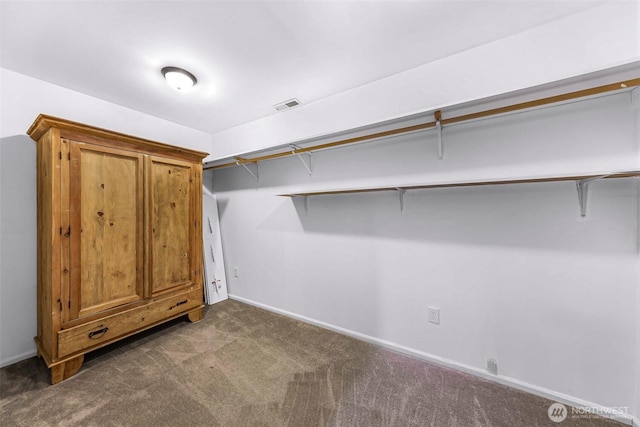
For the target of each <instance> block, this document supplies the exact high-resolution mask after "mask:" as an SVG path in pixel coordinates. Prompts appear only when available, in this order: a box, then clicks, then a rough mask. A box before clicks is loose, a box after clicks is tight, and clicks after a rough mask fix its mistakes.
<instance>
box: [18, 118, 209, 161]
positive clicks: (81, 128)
mask: <svg viewBox="0 0 640 427" xmlns="http://www.w3.org/2000/svg"><path fill="white" fill-rule="evenodd" d="M51 128H56V129H58V130H59V131H60V135H61V137H62V138H68V139H75V140H82V141H85V142H91V143H94V144H97V145H107V146H110V147H118V148H123V149H129V150H132V151H137V152H144V153H147V154H162V155H166V156H169V157H173V158H179V159H183V160H189V161H193V162H202V159H204V158H205V157H207V156H208V153H205V152H202V151H196V150H190V149H188V148H184V147H177V146H174V145H169V144H164V143H161V142H156V141H151V140H149V139H144V138H138V137H135V136H131V135H127V134H124V133H120V132H114V131H111V130H107V129H102V128H99V127H95V126H89V125H85V124H82V123H78V122H73V121H71V120H66V119H62V118H59V117H54V116H49V115H46V114H40V115H39V116H38V117H37V118H36V119H35V121H34V122H33V124H32V125H31V127H30V128H29V130H28V131H27V135H29V136H30V137H31V138H32V139H33V140H35V141H37V140H38V139H40V137H41V136H42V135H44V133H46V132H47V131H48V130H49V129H51Z"/></svg>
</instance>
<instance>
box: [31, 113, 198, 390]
mask: <svg viewBox="0 0 640 427" xmlns="http://www.w3.org/2000/svg"><path fill="white" fill-rule="evenodd" d="M55 125H59V127H55ZM29 134H30V135H31V136H32V137H33V138H35V139H36V145H37V149H36V152H37V175H38V177H37V185H38V191H37V202H38V252H37V254H38V261H37V263H38V287H37V289H38V301H37V312H38V326H37V327H38V329H37V336H36V337H35V342H36V346H37V349H38V355H39V356H41V357H42V359H44V361H45V362H46V364H47V366H48V367H49V368H50V369H51V375H52V381H53V382H54V383H55V382H58V381H62V380H63V379H66V378H68V377H69V376H71V375H73V374H75V372H77V371H78V369H80V366H81V365H82V360H83V357H82V355H83V354H84V353H86V352H88V351H92V350H93V349H96V348H98V347H101V346H103V345H107V344H108V343H111V342H114V341H116V340H119V339H122V338H123V337H126V336H129V335H132V334H134V333H136V332H138V331H140V330H143V329H146V328H149V327H151V326H152V325H154V324H158V323H162V322H165V321H167V320H169V319H172V318H175V317H177V316H181V315H184V314H187V313H190V312H194V313H192V314H191V315H190V317H191V319H192V320H193V319H194V318H196V317H197V316H198V314H197V313H195V312H197V311H198V310H199V309H201V308H202V306H203V298H202V296H203V295H202V294H203V291H202V289H203V287H202V280H201V274H202V273H201V271H200V270H201V268H202V266H201V264H202V244H201V232H200V227H201V224H200V221H201V220H200V217H201V214H202V213H201V209H202V208H201V203H202V202H201V195H202V193H201V191H200V189H201V183H202V177H201V174H202V164H201V160H202V158H203V157H204V156H205V155H206V154H205V153H200V152H194V151H191V150H186V149H182V148H180V147H171V146H168V145H166V144H161V143H155V142H153V141H148V140H142V139H139V138H135V137H130V136H128V135H123V134H119V133H117V132H111V131H105V130H102V129H98V128H94V127H91V126H85V125H81V124H78V123H74V122H69V121H65V120H62V119H55V118H50V117H48V116H39V117H38V119H36V121H35V122H34V125H33V126H32V128H31V129H30V130H29ZM151 154H155V155H151ZM185 159H189V160H188V161H187V160H185ZM196 185H197V187H196ZM196 190H197V191H196ZM156 202H157V203H159V204H158V205H156ZM150 229H153V230H158V233H157V234H154V233H152V232H151V231H150ZM199 239H200V240H199ZM198 242H199V243H198ZM148 251H151V252H148ZM153 251H155V252H153ZM154 260H155V261H157V262H155V263H154ZM107 321H108V322H109V326H108V328H109V332H108V333H107V330H105V331H103V333H102V334H101V333H99V332H95V331H88V333H91V337H88V335H84V336H81V335H74V334H75V332H74V331H76V332H77V331H81V332H87V331H86V329H87V328H95V327H96V326H99V325H102V324H103V323H104V322H107ZM103 335H104V337H103Z"/></svg>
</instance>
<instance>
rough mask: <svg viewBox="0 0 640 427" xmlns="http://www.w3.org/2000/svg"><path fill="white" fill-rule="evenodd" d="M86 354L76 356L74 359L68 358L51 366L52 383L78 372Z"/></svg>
mask: <svg viewBox="0 0 640 427" xmlns="http://www.w3.org/2000/svg"><path fill="white" fill-rule="evenodd" d="M83 361H84V354H81V355H80V356H76V357H74V358H73V359H69V360H66V361H64V362H62V363H59V364H57V365H53V366H52V367H51V384H57V383H59V382H60V381H63V380H66V379H67V378H70V377H72V376H74V375H75V374H76V372H78V371H79V370H80V367H81V366H82V362H83Z"/></svg>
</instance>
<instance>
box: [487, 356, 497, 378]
mask: <svg viewBox="0 0 640 427" xmlns="http://www.w3.org/2000/svg"><path fill="white" fill-rule="evenodd" d="M487 371H489V373H490V374H493V375H498V361H497V360H496V359H489V358H487Z"/></svg>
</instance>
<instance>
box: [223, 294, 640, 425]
mask: <svg viewBox="0 0 640 427" xmlns="http://www.w3.org/2000/svg"><path fill="white" fill-rule="evenodd" d="M229 299H232V300H236V301H240V302H243V303H246V304H249V305H253V306H256V307H259V308H263V309H265V310H268V311H271V312H274V313H278V314H282V315H284V316H287V317H292V318H294V319H297V320H300V321H302V322H305V323H310V324H312V325H315V326H320V327H321V328H325V329H329V330H332V331H335V332H339V333H341V334H344V335H348V336H351V337H354V338H357V339H360V340H363V341H367V342H369V343H372V344H376V345H379V346H381V347H384V348H388V349H390V350H394V351H397V352H399V353H403V354H407V355H409V356H413V357H417V358H419V359H422V360H425V361H428V362H432V363H435V364H438V365H441V366H445V367H448V368H451V369H455V370H457V371H461V372H465V373H467V374H471V375H475V376H476V377H480V378H484V379H487V380H489V381H494V382H497V383H499V384H502V385H506V386H509V387H512V388H515V389H518V390H521V391H524V392H527V393H530V394H534V395H536V396H540V397H544V398H546V399H550V400H553V401H555V402H559V403H563V404H565V405H570V406H573V407H587V408H593V409H596V410H600V411H599V413H600V414H602V416H603V417H607V416H608V415H607V411H606V408H605V407H604V406H602V405H599V404H596V403H593V402H588V401H586V400H582V399H579V398H577V397H574V396H569V395H567V394H564V393H560V392H557V391H554V390H550V389H547V388H544V387H540V386H537V385H534V384H529V383H526V382H524V381H520V380H518V379H516V378H511V377H505V376H503V375H493V374H490V373H488V372H486V371H484V370H483V369H479V368H475V367H473V366H469V365H465V364H463V363H460V362H456V361H454V360H450V359H446V358H443V357H440V356H436V355H434V354H430V353H425V352H423V351H420V350H415V349H413V348H410V347H405V346H402V345H399V344H396V343H393V342H390V341H386V340H383V339H380V338H376V337H372V336H370V335H365V334H362V333H360V332H356V331H352V330H350V329H345V328H342V327H340V326H335V325H332V324H329V323H325V322H322V321H320V320H316V319H312V318H310V317H306V316H302V315H299V314H296V313H292V312H290V311H287V310H282V309H279V308H276V307H272V306H270V305H267V304H262V303H259V302H256V301H253V300H250V299H247V298H243V297H239V296H237V295H232V294H229ZM608 417H609V418H613V419H615V420H616V421H619V422H622V423H624V424H627V425H630V426H633V427H640V423H639V421H638V418H636V417H634V416H633V415H631V414H623V415H619V416H617V417H614V416H608Z"/></svg>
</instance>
